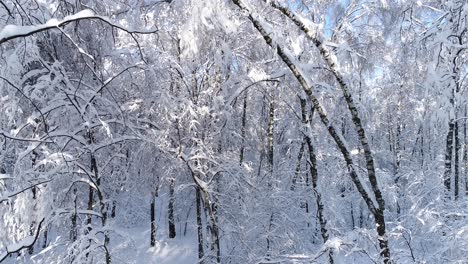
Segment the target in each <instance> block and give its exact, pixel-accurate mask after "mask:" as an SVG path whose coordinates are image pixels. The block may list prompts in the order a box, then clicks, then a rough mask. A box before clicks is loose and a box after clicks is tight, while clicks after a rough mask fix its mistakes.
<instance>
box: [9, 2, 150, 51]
mask: <svg viewBox="0 0 468 264" xmlns="http://www.w3.org/2000/svg"><path fill="white" fill-rule="evenodd" d="M85 19H96V20H100V21H102V22H104V23H106V24H108V25H110V26H112V27H115V28H117V29H120V30H122V31H125V32H127V33H129V34H130V35H131V36H132V38H134V39H135V37H134V36H133V34H153V33H156V32H157V31H158V30H157V29H156V30H151V31H141V30H132V29H128V28H125V27H123V26H121V25H119V24H117V23H114V22H112V21H111V20H110V19H109V18H107V17H103V16H97V15H95V14H94V12H93V11H91V10H83V11H80V12H78V13H76V14H74V15H71V16H66V17H65V18H63V19H62V20H58V19H51V20H49V21H47V22H46V23H44V24H39V25H32V26H17V25H7V26H5V27H4V28H3V29H2V30H1V31H0V45H1V44H3V43H4V42H7V41H9V40H12V39H16V38H22V37H28V36H31V35H34V34H36V33H39V32H42V31H47V30H50V29H54V28H59V27H62V26H65V25H67V24H68V23H71V22H77V21H80V20H85Z"/></svg>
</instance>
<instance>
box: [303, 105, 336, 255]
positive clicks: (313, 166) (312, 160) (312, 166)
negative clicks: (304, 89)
mask: <svg viewBox="0 0 468 264" xmlns="http://www.w3.org/2000/svg"><path fill="white" fill-rule="evenodd" d="M305 106H306V101H305V99H301V110H302V118H303V120H302V122H304V123H306V122H307V119H306V118H305V116H306V112H307V111H306V108H305ZM313 115H314V108H313V107H311V110H310V115H309V120H308V121H309V124H310V127H312V119H313ZM310 135H311V134H310V133H307V134H306V135H305V138H304V139H305V141H306V143H307V149H308V150H309V170H310V176H311V179H312V190H313V193H314V196H315V203H316V205H317V217H318V221H319V224H320V234H321V235H322V239H323V243H326V242H327V241H328V230H327V221H326V220H325V217H324V216H323V202H322V195H321V193H320V191H319V190H318V185H317V183H318V170H317V157H316V155H315V150H314V146H313V144H312V138H311V137H310ZM328 253H329V254H328V257H329V262H330V264H333V263H334V260H333V251H332V249H330V250H329V252H328Z"/></svg>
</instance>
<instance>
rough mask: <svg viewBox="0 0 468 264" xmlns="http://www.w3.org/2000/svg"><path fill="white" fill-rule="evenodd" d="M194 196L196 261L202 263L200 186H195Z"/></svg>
mask: <svg viewBox="0 0 468 264" xmlns="http://www.w3.org/2000/svg"><path fill="white" fill-rule="evenodd" d="M195 188H196V190H195V196H196V200H197V234H198V261H199V263H203V257H204V249H203V224H202V202H201V199H202V197H201V190H200V187H198V186H197V187H195Z"/></svg>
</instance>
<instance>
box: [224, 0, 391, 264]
mask: <svg viewBox="0 0 468 264" xmlns="http://www.w3.org/2000/svg"><path fill="white" fill-rule="evenodd" d="M232 1H233V3H234V4H236V5H237V6H238V7H239V8H241V9H242V10H244V11H246V12H247V13H248V19H249V20H250V21H251V22H252V24H253V26H254V27H255V28H256V29H257V31H258V32H259V33H260V34H261V35H262V36H263V38H264V40H265V42H266V43H267V44H268V45H269V46H271V47H272V48H273V49H274V50H275V51H276V53H277V54H278V56H279V57H280V58H281V59H282V60H283V62H284V63H285V64H286V65H287V66H288V68H289V69H290V71H291V72H292V73H293V75H294V76H295V77H296V79H297V80H298V82H299V83H300V84H301V87H302V88H303V90H304V92H305V93H306V94H307V96H308V98H309V100H310V101H311V103H312V105H313V106H314V108H315V110H316V111H317V113H318V115H319V117H320V119H321V121H322V123H323V124H324V125H325V127H326V128H327V130H328V132H329V134H330V136H331V137H332V138H333V140H334V141H335V143H336V145H337V147H338V148H339V149H340V151H341V153H342V154H343V157H344V159H345V161H346V164H347V167H348V171H349V173H350V177H351V180H352V181H353V183H354V185H355V186H356V189H357V190H358V191H359V193H360V194H361V196H362V198H363V199H364V201H365V202H366V204H367V207H368V209H369V211H370V212H371V213H372V214H373V216H374V219H375V223H376V226H377V234H378V241H379V246H380V249H381V251H380V255H381V256H382V257H383V259H384V262H385V263H391V259H390V248H389V246H388V238H387V234H386V227H385V216H384V212H385V202H384V200H383V197H382V193H381V191H380V189H379V187H378V184H377V178H376V175H375V168H374V161H373V156H372V153H371V151H370V146H369V144H368V141H367V138H366V136H365V132H364V129H363V127H362V125H361V120H360V118H359V115H358V112H357V109H356V107H355V106H354V103H353V101H352V97H351V94H350V92H349V90H348V89H347V86H346V83H345V82H344V80H343V78H340V77H341V76H340V75H339V74H338V72H337V71H336V65H335V64H334V63H333V61H332V60H331V57H330V53H329V52H328V51H327V50H326V49H325V47H324V46H323V45H322V43H321V42H320V41H318V39H316V38H315V37H314V36H313V33H312V31H311V30H309V29H308V28H307V27H306V26H305V25H304V24H303V23H302V22H301V21H300V19H298V18H297V17H296V15H295V14H293V13H292V12H290V11H289V10H287V9H285V8H282V7H279V6H278V5H275V4H274V2H273V1H271V2H270V4H272V5H273V6H274V7H276V8H277V9H279V10H280V11H281V12H282V13H283V14H285V15H287V16H288V17H289V18H290V19H291V20H292V21H293V22H294V23H295V24H296V25H298V26H299V27H300V28H301V29H302V30H303V31H304V32H305V33H307V36H308V37H309V38H311V39H312V41H313V42H314V44H315V45H316V46H317V47H318V48H319V51H320V53H321V54H322V57H323V58H324V59H325V61H326V62H327V64H329V67H330V69H331V70H332V72H333V73H334V75H335V77H336V79H337V81H338V83H339V85H340V88H341V89H342V91H343V93H344V96H345V99H346V102H347V104H348V108H349V110H350V112H351V115H352V121H353V123H354V125H355V127H356V131H357V134H358V137H359V139H360V141H361V145H362V147H363V149H364V153H365V158H366V165H367V166H366V167H367V171H368V178H369V181H370V183H371V187H372V190H373V193H374V196H375V199H376V201H377V206H376V205H375V204H374V201H373V200H372V199H371V198H370V196H369V194H368V193H367V191H366V190H365V188H364V186H363V185H362V183H361V181H360V180H359V178H358V175H357V172H356V170H355V169H354V162H353V160H352V157H351V154H350V151H349V149H348V147H347V146H346V144H345V143H344V141H343V139H342V137H341V136H340V135H339V134H338V132H337V130H336V128H335V127H334V125H333V124H332V123H331V122H330V121H329V119H328V116H327V115H326V113H325V111H324V109H323V107H322V106H321V104H320V102H319V100H318V98H317V97H315V95H314V94H313V91H312V88H311V87H310V85H309V84H308V81H307V80H306V79H305V77H304V76H303V74H302V73H301V71H300V69H299V68H297V66H296V65H295V64H294V63H293V60H294V59H293V58H292V57H291V56H290V55H289V53H288V52H286V51H285V50H284V49H283V47H282V46H281V45H279V44H278V43H276V42H274V41H273V39H272V37H271V34H269V33H268V32H267V31H266V30H265V26H264V25H263V21H262V20H261V19H258V18H257V17H258V15H257V14H255V15H254V14H253V13H252V10H250V9H249V8H247V6H245V5H244V3H243V2H242V1H241V0H232Z"/></svg>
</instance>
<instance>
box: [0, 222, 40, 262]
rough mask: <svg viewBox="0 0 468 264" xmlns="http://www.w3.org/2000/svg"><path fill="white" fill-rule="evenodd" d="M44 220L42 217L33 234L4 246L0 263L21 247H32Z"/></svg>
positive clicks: (21, 248) (0, 255)
mask: <svg viewBox="0 0 468 264" xmlns="http://www.w3.org/2000/svg"><path fill="white" fill-rule="evenodd" d="M44 221H45V218H42V220H41V221H40V222H39V224H38V225H37V228H36V232H35V234H34V236H28V237H25V238H23V239H21V240H20V241H19V242H18V243H16V244H13V245H9V246H6V248H5V252H3V253H1V254H0V263H1V262H3V261H4V260H5V259H6V258H7V257H8V256H10V255H11V254H13V253H18V252H20V251H21V250H23V249H26V248H29V247H32V246H33V245H34V244H35V243H36V241H37V239H38V238H39V234H40V231H41V226H42V224H43V223H44Z"/></svg>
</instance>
